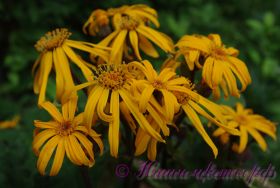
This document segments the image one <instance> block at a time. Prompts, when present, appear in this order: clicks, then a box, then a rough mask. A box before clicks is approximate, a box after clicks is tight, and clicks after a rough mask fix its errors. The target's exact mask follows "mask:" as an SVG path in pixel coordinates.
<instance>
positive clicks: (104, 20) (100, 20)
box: [83, 9, 110, 36]
mask: <svg viewBox="0 0 280 188" xmlns="http://www.w3.org/2000/svg"><path fill="white" fill-rule="evenodd" d="M109 22H110V20H109V15H108V13H107V12H106V11H105V10H102V9H97V10H95V11H93V12H92V13H91V15H90V17H89V18H88V20H87V21H86V23H85V24H84V26H83V31H84V33H85V34H89V35H92V36H96V35H97V34H98V33H99V32H100V31H101V30H102V29H106V28H107V29H108V27H109V26H108V25H109Z"/></svg>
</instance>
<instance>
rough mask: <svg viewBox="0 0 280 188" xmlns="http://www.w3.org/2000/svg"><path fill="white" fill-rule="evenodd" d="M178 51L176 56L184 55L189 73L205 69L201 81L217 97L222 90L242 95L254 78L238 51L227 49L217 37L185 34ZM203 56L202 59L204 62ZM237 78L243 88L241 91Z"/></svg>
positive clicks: (226, 92) (178, 45) (178, 44)
mask: <svg viewBox="0 0 280 188" xmlns="http://www.w3.org/2000/svg"><path fill="white" fill-rule="evenodd" d="M175 46H177V47H178V48H179V50H178V53H177V55H176V57H178V56H180V55H184V57H185V61H186V63H187V65H188V67H189V69H190V70H194V67H195V66H196V67H197V68H202V78H203V80H204V81H205V82H206V83H207V84H208V85H209V87H210V88H211V89H212V90H213V93H214V97H215V98H219V97H220V87H221V88H222V90H223V92H224V95H225V96H226V97H227V96H228V95H229V94H230V95H233V96H237V97H239V96H240V92H241V91H244V90H245V89H246V87H247V85H248V84H250V83H251V77H250V74H249V72H248V69H247V67H246V65H245V63H244V62H243V61H241V60H240V59H238V58H237V55H238V53H239V52H238V50H236V49H235V48H232V47H229V48H227V47H225V45H224V44H223V43H222V41H221V38H220V36H219V35H217V34H210V35H208V37H204V36H197V35H193V36H191V35H185V36H183V37H182V38H181V39H180V40H179V42H178V43H177V44H176V45H175ZM201 57H203V60H202V61H201ZM236 78H238V80H239V81H240V83H241V85H242V88H241V89H238V87H237V81H236Z"/></svg>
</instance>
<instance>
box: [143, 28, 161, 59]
mask: <svg viewBox="0 0 280 188" xmlns="http://www.w3.org/2000/svg"><path fill="white" fill-rule="evenodd" d="M138 37H139V48H140V49H141V50H142V51H143V52H144V53H145V54H147V55H149V56H151V57H153V58H157V57H159V54H158V52H157V51H156V49H155V48H154V46H153V44H152V43H151V42H150V41H149V40H148V39H146V38H145V37H144V36H143V35H141V34H140V33H139V35H138Z"/></svg>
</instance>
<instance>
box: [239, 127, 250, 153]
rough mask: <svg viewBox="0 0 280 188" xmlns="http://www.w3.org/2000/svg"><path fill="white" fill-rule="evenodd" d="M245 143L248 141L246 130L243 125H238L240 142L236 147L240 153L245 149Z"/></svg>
mask: <svg viewBox="0 0 280 188" xmlns="http://www.w3.org/2000/svg"><path fill="white" fill-rule="evenodd" d="M247 143H248V134H247V130H246V128H245V127H244V126H240V144H239V148H238V153H242V152H243V151H244V150H245V148H246V145H247Z"/></svg>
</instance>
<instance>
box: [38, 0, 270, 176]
mask: <svg viewBox="0 0 280 188" xmlns="http://www.w3.org/2000/svg"><path fill="white" fill-rule="evenodd" d="M152 24H153V25H154V26H155V27H159V22H158V19H157V12H156V11H155V10H154V9H152V8H150V7H148V6H146V5H132V6H122V7H120V8H111V9H108V10H102V9H98V10H95V11H93V12H92V14H91V15H90V17H89V18H88V20H87V21H86V23H85V24H84V27H83V31H84V33H86V34H89V35H91V36H94V37H96V36H99V37H102V38H103V39H102V40H101V41H100V42H99V43H98V44H92V43H89V42H82V41H74V40H70V39H69V37H70V32H69V31H68V30H67V29H56V30H54V31H51V32H48V33H47V34H46V35H45V36H43V37H42V38H41V39H40V40H39V41H38V42H37V43H36V45H35V48H36V49H37V51H38V52H40V55H39V57H38V59H37V61H36V62H35V64H34V66H33V72H34V74H35V78H34V92H35V93H36V94H39V100H38V105H39V107H41V108H43V109H44V110H46V111H47V112H48V113H49V114H50V116H51V117H52V119H51V120H50V121H48V122H42V121H39V120H35V121H34V125H35V127H36V129H35V131H34V140H33V150H34V152H35V154H36V155H38V156H39V158H38V162H37V167H38V169H39V172H40V173H41V174H45V172H46V168H47V166H48V163H49V161H50V159H51V158H52V155H53V153H55V154H54V159H53V163H52V167H51V169H50V172H49V174H50V175H51V176H53V175H56V174H57V173H58V172H59V170H60V168H61V166H62V164H63V159H64V157H65V154H66V156H67V158H68V159H69V160H70V161H71V162H72V163H74V164H75V165H85V166H89V167H91V166H93V164H94V147H96V145H95V144H97V146H98V147H99V148H100V153H101V154H102V152H103V142H102V140H101V138H100V136H102V135H103V134H104V133H103V132H101V133H100V134H97V133H96V132H95V131H94V129H95V128H96V127H97V126H103V125H104V124H105V125H107V127H108V142H109V150H110V154H111V156H113V157H118V156H119V153H120V152H119V145H120V140H121V139H120V138H121V137H123V134H122V132H121V130H123V129H128V130H131V134H132V135H133V138H134V145H135V151H134V152H135V155H136V156H138V155H141V154H143V153H144V152H146V151H147V155H148V158H149V159H150V160H155V159H156V156H157V144H160V143H165V142H166V140H167V139H168V137H169V136H171V129H177V130H178V131H180V128H182V127H183V126H193V127H194V129H195V130H196V131H197V132H198V133H199V134H200V135H201V137H202V139H203V140H204V141H205V142H206V144H207V145H209V147H210V148H211V150H212V152H213V154H214V157H217V155H218V148H217V146H216V145H215V143H214V142H213V140H212V138H211V135H212V134H209V130H208V131H207V127H205V126H204V125H203V121H202V120H201V117H203V118H205V119H207V120H208V121H209V122H211V123H212V124H214V125H215V126H216V127H217V129H216V131H215V132H214V133H213V136H220V137H222V138H225V137H226V138H227V141H228V140H229V139H230V137H236V136H238V137H240V144H239V146H238V145H237V144H234V146H233V148H235V151H238V152H239V153H241V152H243V151H244V149H245V147H246V144H247V141H248V136H247V132H248V133H249V134H251V135H252V136H253V138H254V139H255V140H257V142H258V143H259V145H260V146H261V148H262V149H265V148H266V144H265V142H264V140H263V138H262V137H261V135H260V134H259V133H258V132H257V131H256V130H255V129H257V130H259V131H262V132H264V133H266V134H268V135H270V136H271V137H273V138H275V137H276V136H275V131H276V128H275V125H274V124H273V123H272V122H270V121H268V120H266V119H264V118H263V117H261V116H258V115H253V114H252V112H251V111H249V110H245V109H243V107H241V105H238V107H237V112H235V111H234V110H233V109H231V108H230V107H225V106H222V105H219V104H216V103H215V102H213V101H211V100H210V99H208V97H209V95H206V94H205V93H204V90H203V87H207V88H208V89H210V91H211V92H212V93H213V96H214V97H215V98H219V97H221V91H220V88H221V89H222V92H223V94H224V96H226V97H227V96H229V95H232V96H236V97H239V96H240V93H241V92H242V91H244V90H245V89H246V87H247V85H248V84H250V83H251V77H250V74H249V72H248V69H247V67H246V65H245V63H244V62H243V61H241V60H240V59H238V58H237V55H238V50H236V49H234V48H232V47H225V45H224V44H223V43H222V41H221V38H220V36H219V35H217V34H210V35H208V36H201V35H193V36H191V35H185V36H183V37H182V38H181V39H180V40H179V41H178V42H177V43H176V44H175V45H174V44H173V41H172V40H171V39H170V37H168V36H167V35H166V34H164V33H161V32H159V31H157V30H156V29H154V28H153V26H152ZM151 42H152V43H154V44H155V45H156V46H158V47H159V48H161V49H162V50H163V51H164V52H166V53H168V54H169V58H168V59H167V60H166V61H165V63H163V64H162V67H161V70H160V71H157V70H156V69H155V68H154V67H153V63H152V62H153V60H152V59H150V60H148V59H147V58H148V57H147V58H144V57H146V56H143V54H142V52H143V53H145V54H146V55H148V56H150V57H152V58H157V57H159V53H158V52H157V50H156V49H155V48H154V46H153V44H152V43H151ZM77 50H79V51H83V52H86V53H88V55H89V58H88V59H89V61H88V60H86V59H85V58H82V56H80V55H78V53H77ZM181 56H183V57H184V58H180V57H181ZM70 62H71V63H73V64H75V65H76V66H77V67H78V68H79V69H80V71H81V72H82V73H83V76H84V81H83V82H81V80H80V79H77V75H75V71H73V67H71V64H70ZM184 63H186V64H187V66H186V67H187V70H186V71H188V72H191V73H192V74H194V73H196V71H197V70H199V69H202V74H201V79H199V80H194V78H193V77H188V76H186V75H187V74H185V72H183V71H181V72H180V71H177V68H178V67H181V66H184ZM52 71H54V72H55V76H56V98H55V103H52V102H50V101H51V99H49V98H48V96H46V90H47V83H48V77H49V75H50V73H51V72H52ZM76 72H77V71H76ZM197 73H198V72H197ZM237 79H238V80H239V82H240V83H241V89H239V88H238V84H239V83H238V82H237ZM201 88H202V89H201ZM80 90H83V91H84V92H85V94H86V97H87V102H86V105H85V107H84V110H83V112H81V113H80V114H78V115H75V114H76V112H77V110H78V92H79V91H80ZM79 96H80V95H79ZM59 109H61V111H60V110H59ZM182 117H183V118H182ZM184 117H186V118H187V119H188V120H189V125H184V124H182V120H183V119H184ZM122 127H123V128H122ZM126 134H127V133H126ZM224 135H226V136H224ZM186 139H187V138H186ZM105 149H106V146H105Z"/></svg>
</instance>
